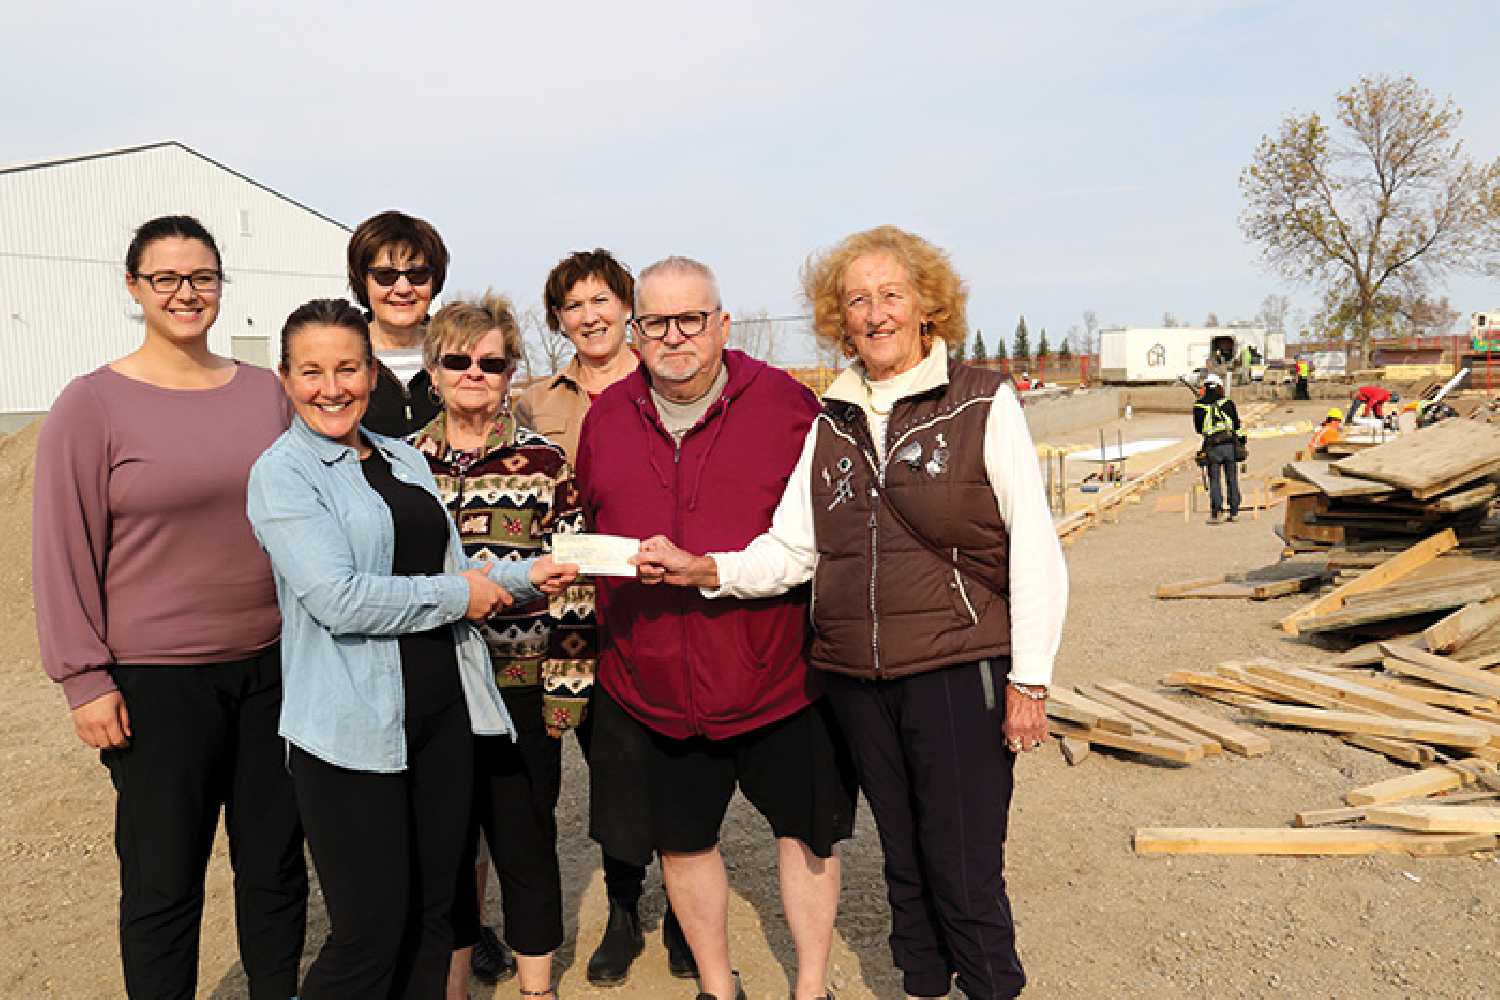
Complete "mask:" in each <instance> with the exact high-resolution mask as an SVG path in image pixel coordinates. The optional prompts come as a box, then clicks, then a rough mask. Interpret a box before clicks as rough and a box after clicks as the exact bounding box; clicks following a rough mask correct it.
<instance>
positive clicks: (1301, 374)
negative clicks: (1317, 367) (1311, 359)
mask: <svg viewBox="0 0 1500 1000" xmlns="http://www.w3.org/2000/svg"><path fill="white" fill-rule="evenodd" d="M1311 369H1312V366H1311V365H1309V364H1308V363H1307V362H1306V361H1299V362H1297V377H1298V378H1307V376H1308V374H1309V372H1310V371H1311Z"/></svg>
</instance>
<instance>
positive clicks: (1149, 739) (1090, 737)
mask: <svg viewBox="0 0 1500 1000" xmlns="http://www.w3.org/2000/svg"><path fill="white" fill-rule="evenodd" d="M1048 728H1049V730H1050V731H1051V733H1052V735H1053V736H1063V737H1071V738H1072V739H1075V740H1084V741H1086V742H1088V743H1090V744H1093V745H1094V746H1103V747H1112V748H1113V749H1115V750H1129V751H1130V752H1131V753H1138V754H1141V755H1142V756H1146V757H1156V758H1159V759H1161V760H1168V761H1171V762H1172V763H1174V764H1191V763H1193V762H1195V761H1200V760H1202V759H1203V748H1202V747H1201V746H1189V745H1188V744H1186V743H1179V742H1177V741H1176V740H1165V739H1162V738H1160V737H1158V736H1144V735H1140V734H1134V735H1130V736H1127V735H1125V734H1124V733H1116V732H1111V731H1110V730H1108V729H1084V728H1082V727H1081V726H1074V725H1071V724H1070V723H1066V722H1057V721H1053V722H1050V723H1048Z"/></svg>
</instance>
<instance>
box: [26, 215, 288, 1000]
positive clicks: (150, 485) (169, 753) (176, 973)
mask: <svg viewBox="0 0 1500 1000" xmlns="http://www.w3.org/2000/svg"><path fill="white" fill-rule="evenodd" d="M223 280H224V279H223V266H222V264H221V261H220V257H219V250H218V247H217V245H216V244H215V243H214V239H213V237H212V236H211V235H210V234H209V232H208V231H207V230H206V229H205V228H204V227H203V226H202V224H200V223H199V222H198V221H197V220H195V219H192V218H189V217H187V216H167V217H163V218H159V219H153V220H151V221H150V222H147V223H146V224H145V225H143V226H141V228H140V229H139V230H137V232H136V234H135V238H134V239H133V240H132V241H131V244H130V247H129V249H128V250H127V252H126V256H125V287H126V289H127V290H128V291H129V293H130V295H131V296H132V297H133V298H134V299H135V300H136V302H138V303H139V304H140V306H141V310H142V312H143V314H144V319H145V326H146V338H145V342H144V343H143V344H142V345H141V347H140V348H139V349H138V350H137V351H135V352H134V353H133V354H129V355H126V356H125V357H123V358H120V359H118V360H116V361H113V362H111V363H110V364H108V365H105V366H104V367H102V368H100V369H98V370H97V371H93V372H90V373H89V374H87V375H83V376H80V377H79V378H76V379H74V380H73V381H72V383H70V384H69V385H68V387H67V388H66V389H64V390H63V392H62V394H61V395H60V396H59V397H58V399H57V402H56V403H55V404H54V405H53V407H52V410H51V412H50V413H49V414H48V416H47V418H46V422H45V423H44V424H43V426H42V432H41V441H40V445H39V448H38V452H37V462H36V490H35V512H34V542H33V578H34V587H35V593H36V617H37V631H38V633H39V635H40V639H41V648H42V661H43V665H44V666H45V667H46V670H47V673H48V674H49V675H50V676H51V677H52V679H53V680H55V681H57V682H59V683H60V684H61V685H62V689H63V693H64V695H65V696H66V698H67V701H68V707H69V708H70V709H71V710H72V714H73V725H74V727H75V728H76V729H77V731H78V735H79V738H80V739H82V740H83V742H84V743H86V744H88V745H89V746H91V747H96V748H98V749H99V750H100V751H101V754H100V756H101V758H102V760H103V762H104V764H105V765H106V766H107V767H108V768H109V772H110V778H111V780H112V781H113V782H114V786H115V790H116V794H117V799H118V808H117V811H116V819H115V849H116V852H117V853H118V855H119V858H120V890H121V892H120V955H121V959H122V962H123V965H124V974H125V987H126V991H127V992H128V994H129V995H130V996H131V997H133V998H135V997H150V998H153V1000H156V998H166V997H172V998H178V997H181V998H191V997H193V996H194V995H195V991H196V982H197V973H198V934H199V926H200V924H201V922H202V914H203V877H204V871H205V869H206V867H207V864H208V857H209V851H210V849H211V848H212V846H213V838H214V832H215V830H216V828H217V826H218V820H219V809H220V806H221V805H222V806H223V809H224V819H225V826H226V827H227V830H228V834H229V845H230V854H231V857H232V859H233V864H234V872H235V878H234V881H235V922H236V925H237V927H238V930H239V940H240V957H241V960H242V961H243V963H244V967H245V973H246V976H247V977H248V979H249V990H250V996H251V997H252V998H256V1000H260V998H266V1000H270V998H276V1000H286V998H288V997H291V996H293V995H294V994H296V992H297V969H298V961H299V959H300V958H301V955H302V942H303V930H304V924H305V915H306V908H307V869H306V865H305V863H304V861H303V855H302V827H301V823H300V821H299V819H298V814H297V804H296V800H295V797H294V796H293V793H292V785H291V781H290V780H289V779H288V777H287V773H286V768H285V767H284V766H283V763H282V746H281V741H280V740H279V739H278V738H277V735H276V724H277V716H278V714H279V712H280V709H281V660H280V653H279V644H278V637H279V631H280V627H281V618H280V615H279V614H278V612H277V608H276V591H275V587H274V585H273V583H272V579H271V566H270V562H269V561H268V560H267V559H266V556H265V553H264V552H262V551H261V548H260V546H259V545H258V544H257V543H256V540H255V537H254V535H253V534H252V533H251V530H250V522H249V520H248V519H247V518H246V516H245V489H246V484H247V482H248V480H249V476H250V466H251V465H252V464H253V463H254V462H255V459H256V458H257V457H258V456H259V455H260V453H261V452H262V451H263V450H265V448H266V446H267V445H269V444H270V443H271V442H272V441H274V440H275V439H276V437H277V436H278V435H279V434H280V433H281V432H282V431H283V430H284V429H285V428H286V426H287V422H288V420H289V419H290V411H289V408H288V407H287V405H286V400H285V397H284V396H283V394H282V393H281V389H280V386H279V384H278V383H277V380H276V377H275V376H274V375H273V374H272V373H271V372H268V371H266V370H264V369H261V368H255V367H252V366H249V365H239V364H236V363H235V362H234V361H231V360H229V359H228V358H222V357H219V356H217V355H215V354H213V353H212V352H211V351H210V350H209V347H208V331H209V328H210V327H211V326H213V323H214V320H215V319H216V318H217V316H218V314H219V300H220V293H221V291H222V288H223Z"/></svg>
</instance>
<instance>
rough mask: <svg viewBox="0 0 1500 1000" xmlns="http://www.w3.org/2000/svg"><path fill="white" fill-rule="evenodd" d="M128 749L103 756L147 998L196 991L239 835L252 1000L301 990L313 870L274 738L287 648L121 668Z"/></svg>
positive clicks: (132, 959) (163, 999)
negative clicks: (216, 844)
mask: <svg viewBox="0 0 1500 1000" xmlns="http://www.w3.org/2000/svg"><path fill="white" fill-rule="evenodd" d="M110 673H111V675H112V676H113V677H114V680H115V684H116V686H118V687H119V689H120V693H121V694H122V695H123V696H124V698H125V707H126V710H127V711H129V713H130V725H131V731H132V737H131V741H130V746H129V747H126V748H125V749H122V750H107V751H105V752H104V753H103V754H101V758H102V759H103V761H104V763H105V764H106V765H108V767H109V773H110V778H111V780H112V781H113V782H114V786H115V791H116V793H117V800H116V812H115V851H116V852H117V853H118V855H119V858H120V956H121V958H122V959H123V964H124V967H125V989H126V992H127V993H128V994H129V995H130V996H131V997H132V998H140V1000H146V998H149V1000H177V998H182V1000H191V998H192V997H193V996H194V995H195V994H196V989H197V980H198V936H199V929H200V926H201V924H202V921H203V876H204V872H205V871H206V869H207V867H208V858H209V853H210V852H211V850H212V849H213V841H214V834H215V832H216V831H217V829H218V825H219V808H220V806H221V805H222V806H223V808H224V823H225V827H226V828H227V830H228V833H229V860H230V864H231V865H232V866H233V867H234V908H235V926H236V929H237V930H238V933H239V945H240V960H241V962H242V963H243V964H244V967H245V974H246V976H247V977H248V978H249V981H250V996H251V997H252V998H253V1000H261V998H266V1000H271V998H275V1000H287V998H288V997H291V996H292V995H294V994H295V993H296V992H297V963H298V961H299V960H300V959H301V957H302V941H303V933H304V929H305V925H306V917H307V866H306V863H305V862H304V861H303V858H302V826H301V823H300V821H299V820H298V817H297V803H296V800H295V798H294V797H293V795H292V783H291V781H290V780H289V779H288V778H287V773H286V767H285V765H284V764H283V761H282V743H281V740H280V738H279V737H278V736H277V735H276V724H277V720H278V718H279V716H280V713H281V657H280V655H279V652H278V648H277V647H275V646H272V647H271V648H270V649H267V650H265V651H264V652H262V653H261V654H259V655H257V656H255V657H253V658H252V659H249V660H240V661H238V662H234V663H215V664H206V665H200V666H154V667H115V668H114V669H113V670H111V671H110Z"/></svg>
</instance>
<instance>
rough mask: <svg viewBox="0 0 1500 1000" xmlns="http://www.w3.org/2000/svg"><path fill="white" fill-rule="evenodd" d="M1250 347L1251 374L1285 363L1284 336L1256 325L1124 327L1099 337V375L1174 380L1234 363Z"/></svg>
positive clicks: (1110, 378)
mask: <svg viewBox="0 0 1500 1000" xmlns="http://www.w3.org/2000/svg"><path fill="white" fill-rule="evenodd" d="M1247 346H1249V347H1253V348H1254V349H1255V352H1256V353H1257V354H1259V355H1260V358H1259V360H1258V361H1257V362H1256V365H1255V369H1254V370H1255V371H1256V372H1259V371H1261V370H1263V366H1264V365H1265V364H1266V362H1268V361H1283V360H1285V359H1286V335H1285V334H1281V333H1270V332H1267V331H1266V330H1265V329H1264V328H1263V327H1257V326H1234V327H1228V326H1172V327H1126V328H1122V329H1115V330H1103V331H1101V332H1100V334H1099V377H1100V378H1101V379H1102V380H1103V381H1105V382H1120V383H1147V382H1175V381H1177V379H1179V378H1186V377H1188V376H1191V375H1192V374H1193V373H1194V372H1197V371H1198V370H1199V369H1202V368H1206V367H1208V366H1209V365H1210V364H1211V363H1212V362H1214V361H1215V360H1216V359H1223V358H1227V359H1229V361H1230V363H1231V364H1234V363H1237V362H1238V360H1239V359H1240V357H1241V355H1242V354H1243V352H1244V349H1245V348H1246V347H1247Z"/></svg>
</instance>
